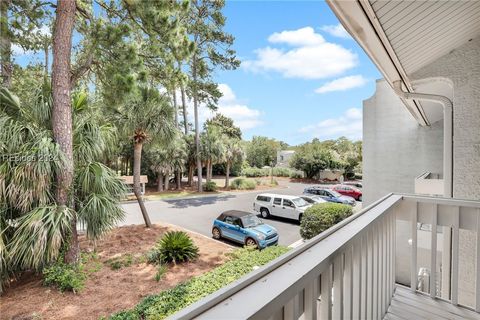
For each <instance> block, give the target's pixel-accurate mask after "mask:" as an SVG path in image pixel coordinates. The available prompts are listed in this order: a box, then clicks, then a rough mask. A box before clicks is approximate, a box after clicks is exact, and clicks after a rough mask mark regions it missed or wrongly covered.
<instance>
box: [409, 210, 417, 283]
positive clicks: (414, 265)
mask: <svg viewBox="0 0 480 320" xmlns="http://www.w3.org/2000/svg"><path fill="white" fill-rule="evenodd" d="M417 216H418V202H417V203H415V209H414V210H413V211H412V218H411V219H412V220H411V222H412V228H411V229H412V254H411V260H410V263H411V265H410V288H411V289H412V291H416V290H417Z"/></svg>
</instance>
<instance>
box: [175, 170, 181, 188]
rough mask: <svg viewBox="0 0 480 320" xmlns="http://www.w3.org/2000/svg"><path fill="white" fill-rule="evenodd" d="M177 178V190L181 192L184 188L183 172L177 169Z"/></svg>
mask: <svg viewBox="0 0 480 320" xmlns="http://www.w3.org/2000/svg"><path fill="white" fill-rule="evenodd" d="M175 177H176V179H175V180H176V182H177V190H180V189H181V188H182V170H180V169H177V172H176V175H175Z"/></svg>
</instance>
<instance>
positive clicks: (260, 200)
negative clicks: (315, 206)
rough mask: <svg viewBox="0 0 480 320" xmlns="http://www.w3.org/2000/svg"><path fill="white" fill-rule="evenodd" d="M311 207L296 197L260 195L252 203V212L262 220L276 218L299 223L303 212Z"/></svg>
mask: <svg viewBox="0 0 480 320" xmlns="http://www.w3.org/2000/svg"><path fill="white" fill-rule="evenodd" d="M310 206H311V205H310V204H309V203H308V202H306V201H305V200H303V199H302V198H300V197H298V196H287V195H283V194H271V193H262V194H259V195H257V197H256V198H255V201H254V202H253V210H254V211H256V212H260V214H261V215H262V218H268V217H269V216H278V217H283V218H289V219H295V220H298V221H300V220H301V219H302V214H303V212H304V211H305V210H306V209H307V208H308V207H310Z"/></svg>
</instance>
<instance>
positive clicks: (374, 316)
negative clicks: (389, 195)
mask: <svg viewBox="0 0 480 320" xmlns="http://www.w3.org/2000/svg"><path fill="white" fill-rule="evenodd" d="M372 236H373V251H372V253H373V254H372V255H373V275H372V276H373V286H372V289H373V290H372V291H373V296H372V302H373V303H372V319H377V316H378V273H379V270H378V258H379V254H378V247H379V245H378V222H377V223H375V224H374V226H373V234H372Z"/></svg>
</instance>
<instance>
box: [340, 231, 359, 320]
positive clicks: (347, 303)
mask: <svg viewBox="0 0 480 320" xmlns="http://www.w3.org/2000/svg"><path fill="white" fill-rule="evenodd" d="M357 242H358V240H357V241H355V244H356V243H357ZM352 250H353V246H351V247H350V248H347V250H345V271H344V273H343V316H344V318H345V319H352V304H353V261H352V259H353V253H352Z"/></svg>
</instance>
